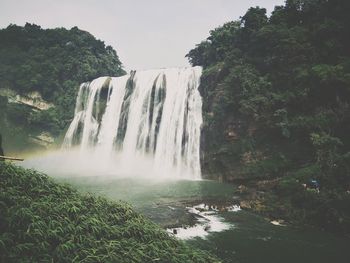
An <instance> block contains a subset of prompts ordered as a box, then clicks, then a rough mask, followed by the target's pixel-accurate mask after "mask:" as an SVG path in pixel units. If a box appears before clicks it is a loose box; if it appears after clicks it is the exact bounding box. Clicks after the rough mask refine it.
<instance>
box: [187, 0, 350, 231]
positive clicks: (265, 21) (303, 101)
mask: <svg viewBox="0 0 350 263" xmlns="http://www.w3.org/2000/svg"><path fill="white" fill-rule="evenodd" d="M349 11H350V2H349V1H345V0H333V1H328V0H287V1H286V3H285V5H284V6H277V7H275V10H274V11H273V12H272V14H271V16H270V17H268V16H267V14H266V9H264V8H260V7H253V8H250V9H249V10H248V11H247V12H246V14H245V15H243V16H242V17H241V19H240V20H239V21H233V22H229V23H226V24H224V25H223V26H221V27H218V28H216V29H214V30H212V31H211V32H210V36H209V37H208V38H207V39H206V40H204V41H203V42H201V43H200V44H198V45H197V46H196V47H195V48H194V49H192V50H191V51H190V52H189V53H188V54H187V57H188V58H189V61H190V62H191V64H192V65H194V66H195V65H200V66H203V67H204V72H203V76H202V82H201V87H200V89H201V94H202V96H203V98H204V99H203V100H204V106H203V111H204V114H205V125H204V127H203V132H202V134H203V138H202V142H203V143H202V151H203V152H204V153H205V154H204V161H203V172H204V173H205V175H206V176H207V177H209V178H218V177H220V178H221V179H223V180H226V181H232V182H235V181H239V180H242V179H243V180H250V181H251V182H254V181H259V180H270V181H273V182H276V181H277V184H276V183H275V185H274V186H273V190H274V192H275V194H277V197H274V198H273V197H271V198H272V199H274V200H275V201H274V202H272V203H278V205H277V204H276V206H277V208H276V209H277V210H281V211H279V213H281V214H282V215H284V216H286V217H287V218H294V219H295V220H301V221H303V222H309V223H310V222H312V223H313V224H318V225H321V226H323V227H329V228H337V229H338V230H341V231H344V229H347V230H346V231H347V232H348V231H349V230H350V214H349V205H350V195H349V190H350V137H349V134H350V107H349V106H350V49H349V46H350V37H349V36H350V28H349V24H350V17H349V15H348V14H349ZM311 180H317V181H318V182H319V184H320V193H319V194H314V193H310V192H309V191H305V189H304V188H303V186H302V185H303V184H308V182H310V181H311ZM269 201H271V200H269Z"/></svg>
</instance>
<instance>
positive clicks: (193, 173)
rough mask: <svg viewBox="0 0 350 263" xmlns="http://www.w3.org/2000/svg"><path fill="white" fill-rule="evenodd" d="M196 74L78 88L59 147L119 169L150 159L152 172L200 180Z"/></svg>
mask: <svg viewBox="0 0 350 263" xmlns="http://www.w3.org/2000/svg"><path fill="white" fill-rule="evenodd" d="M201 72H202V69H201V68H200V67H193V68H180V69H178V68H174V69H160V70H148V71H137V72H131V73H130V74H129V75H125V76H122V77H117V78H111V77H101V78H98V79H95V80H93V81H92V82H91V83H84V84H82V85H81V86H80V90H79V93H78V97H77V101H76V108H75V116H74V119H73V121H72V122H71V124H70V127H69V129H68V131H67V133H66V136H65V138H64V142H63V147H64V148H71V147H73V146H75V147H78V148H79V149H80V152H81V153H86V152H89V154H93V155H96V154H97V155H98V156H100V157H101V156H103V158H108V157H109V156H111V155H112V153H115V152H117V153H119V154H120V156H121V160H122V163H124V164H127V165H137V163H136V162H137V160H139V159H140V158H147V159H148V160H149V159H150V160H151V162H152V169H154V171H153V172H157V173H158V174H161V175H162V174H163V175H164V176H166V175H167V174H170V173H171V174H173V173H174V172H175V173H176V175H178V176H182V177H186V178H191V179H198V178H200V159H199V158H200V156H199V151H200V128H201V124H202V99H201V96H200V94H199V91H198V86H199V81H200V76H201Z"/></svg>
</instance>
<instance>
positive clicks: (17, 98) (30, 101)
mask: <svg viewBox="0 0 350 263" xmlns="http://www.w3.org/2000/svg"><path fill="white" fill-rule="evenodd" d="M0 96H4V97H7V98H8V100H9V102H12V103H20V104H25V105H27V106H30V107H32V108H35V109H37V110H47V109H49V108H51V107H54V105H53V104H52V103H49V102H47V101H45V100H44V99H43V98H42V97H41V95H40V93H39V92H37V91H31V92H28V93H26V94H23V95H20V94H18V93H16V92H15V91H13V90H11V89H7V88H5V89H4V88H1V89H0Z"/></svg>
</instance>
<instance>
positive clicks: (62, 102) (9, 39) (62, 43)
mask: <svg viewBox="0 0 350 263" xmlns="http://www.w3.org/2000/svg"><path fill="white" fill-rule="evenodd" d="M0 61H1V63H0V89H1V88H7V89H11V90H15V91H16V92H17V93H19V94H26V93H28V92H31V91H38V92H39V93H40V94H41V95H42V96H43V98H44V99H45V100H46V101H49V102H52V103H53V104H54V106H55V107H54V108H53V109H49V110H45V111H42V112H33V111H32V109H30V108H29V107H25V106H23V105H18V106H13V105H12V103H10V104H8V106H9V107H7V108H5V107H2V104H4V103H3V102H0V103H1V112H2V113H1V114H0V122H1V127H0V132H2V133H7V134H11V132H10V131H12V132H13V131H15V130H16V131H18V132H17V133H16V134H17V135H19V134H20V133H21V134H25V133H28V134H33V132H34V133H35V131H40V130H41V131H49V132H50V133H51V134H53V135H54V136H58V135H59V134H61V133H62V131H63V130H64V129H65V128H66V127H67V125H68V124H69V123H70V121H71V119H72V117H73V113H74V105H75V99H76V95H77V92H78V88H79V85H80V84H81V83H82V82H86V81H91V80H92V79H94V78H97V77H100V76H106V75H109V76H120V75H123V74H125V72H124V70H123V68H122V64H121V62H120V61H119V58H118V55H117V53H116V51H115V50H114V49H113V48H112V47H111V46H106V45H105V44H104V42H103V41H101V40H97V39H96V38H95V37H94V36H92V35H91V34H90V33H88V32H86V31H82V30H80V29H78V28H77V27H73V28H72V29H70V30H67V29H64V28H55V29H42V28H41V27H40V26H37V25H35V24H29V23H27V24H26V25H25V26H24V27H21V26H16V25H13V24H11V25H9V26H8V27H7V28H5V29H1V30H0ZM15 107H17V109H15ZM9 137H11V136H5V137H4V140H5V142H6V141H7V140H10V139H11V138H9ZM21 138H22V137H21ZM23 139H24V140H22V144H23V145H26V144H27V141H28V138H27V139H26V138H23ZM10 145H12V144H10ZM11 148H13V147H11ZM11 150H12V149H11Z"/></svg>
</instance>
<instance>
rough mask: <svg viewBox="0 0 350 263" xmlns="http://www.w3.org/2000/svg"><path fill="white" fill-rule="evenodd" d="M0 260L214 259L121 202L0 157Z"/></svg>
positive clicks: (164, 260) (146, 260) (175, 260)
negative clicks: (76, 187) (80, 190)
mask: <svg viewBox="0 0 350 263" xmlns="http://www.w3.org/2000/svg"><path fill="white" fill-rule="evenodd" d="M0 189H1V191H0V261H1V262H48V261H50V262H218V260H216V259H215V258H213V257H211V256H210V255H208V254H206V253H205V252H202V251H199V250H195V249H192V248H190V247H188V246H187V245H185V244H184V243H182V242H180V241H177V240H175V238H173V237H170V236H169V235H168V234H167V233H166V232H165V231H164V230H162V229H160V228H159V227H158V226H157V225H155V224H154V223H152V222H150V221H149V220H147V219H145V218H144V217H143V216H142V215H140V214H138V213H136V212H134V211H133V209H132V208H131V207H130V206H129V205H128V204H126V203H123V202H121V201H120V202H111V201H108V200H106V199H105V198H102V197H95V196H93V195H90V194H87V195H83V194H80V193H79V192H77V191H76V190H74V189H72V188H71V187H70V186H67V185H62V184H57V183H55V182H54V181H53V180H52V179H50V178H48V177H47V176H46V175H43V174H39V173H37V172H35V171H32V170H25V169H22V168H19V167H15V166H13V165H10V164H8V163H4V162H0Z"/></svg>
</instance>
